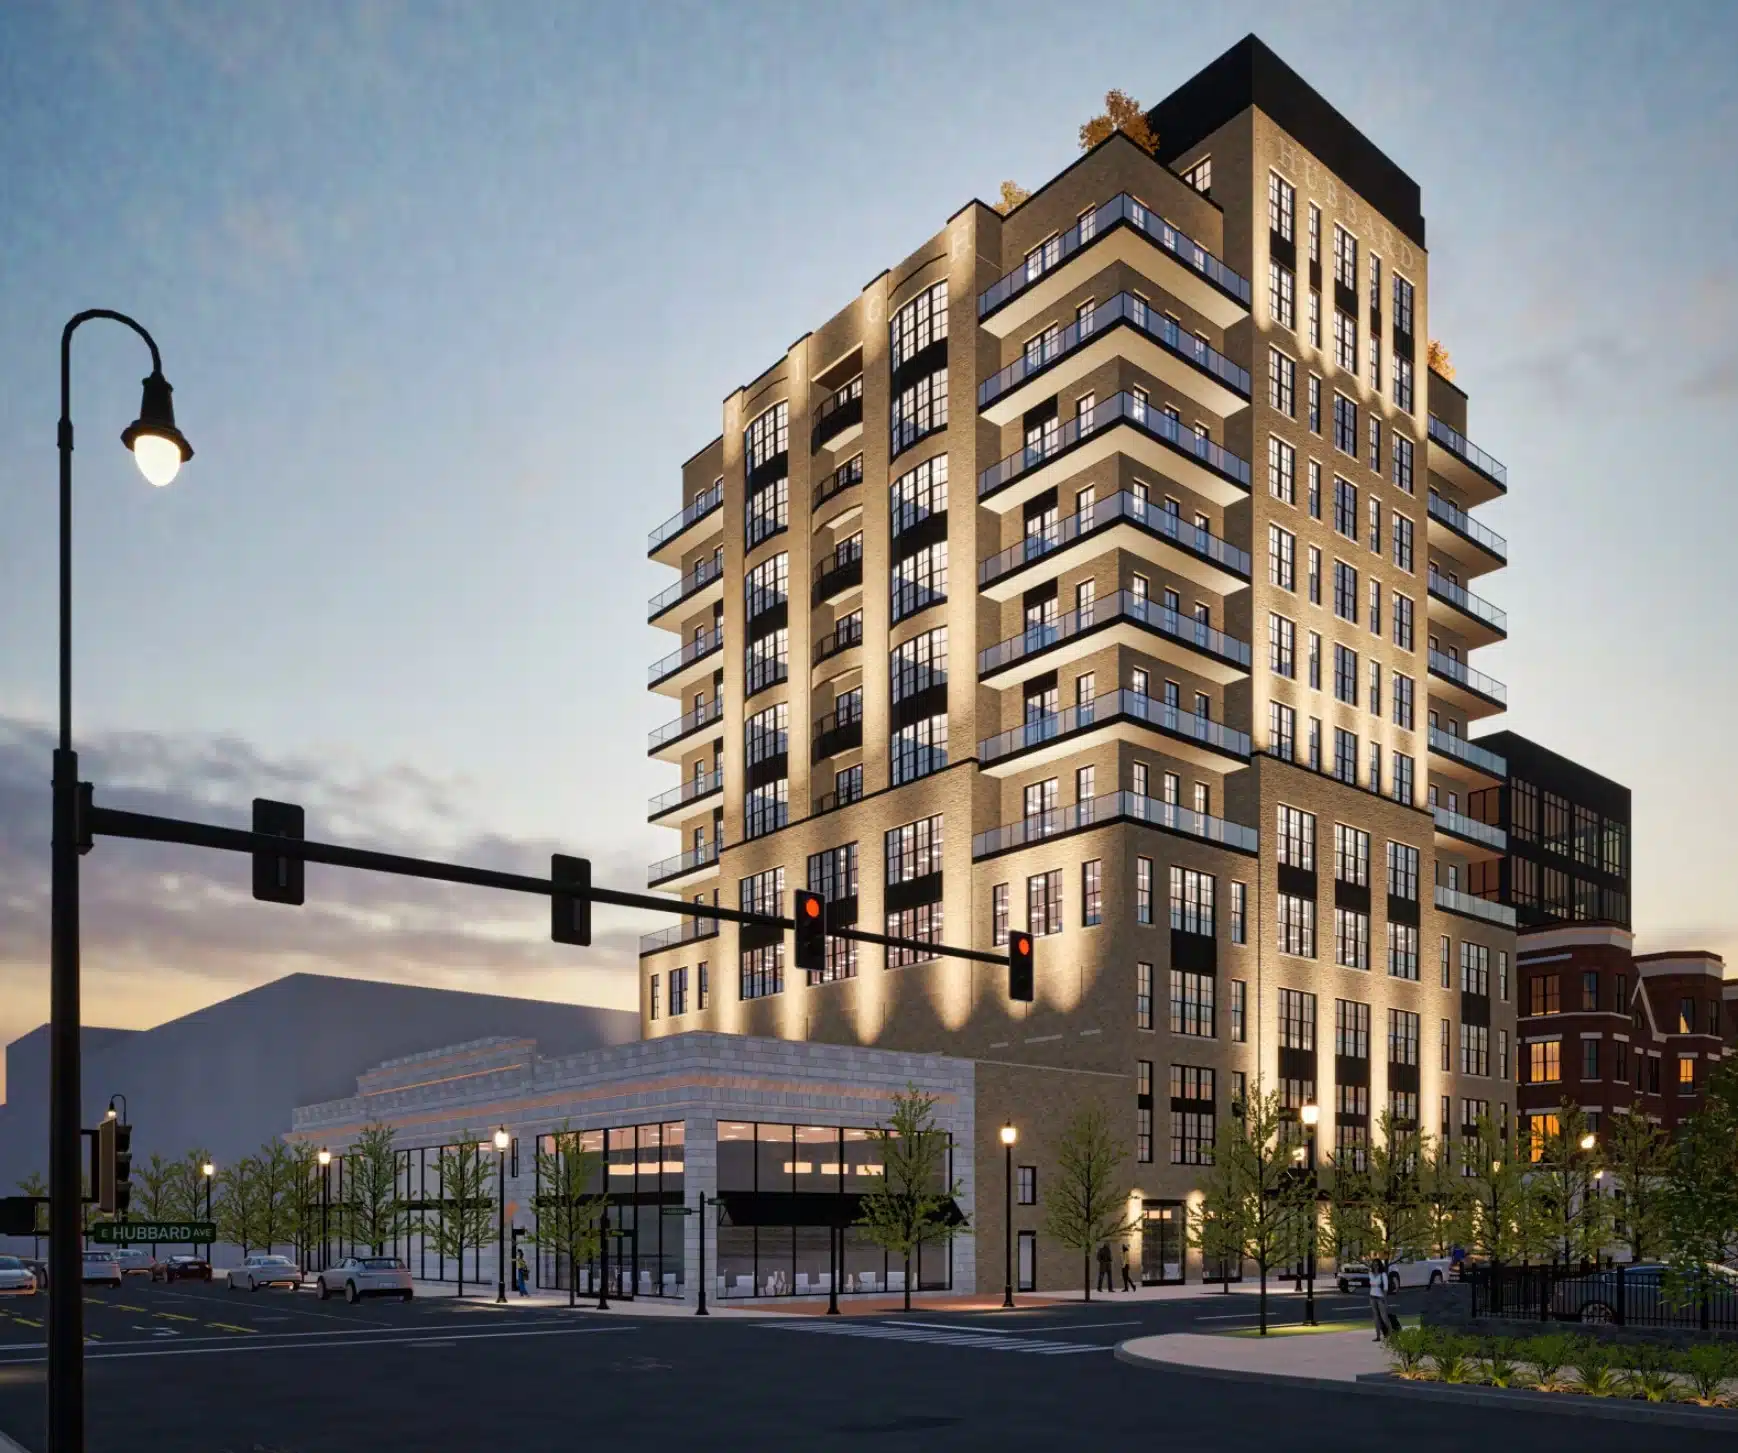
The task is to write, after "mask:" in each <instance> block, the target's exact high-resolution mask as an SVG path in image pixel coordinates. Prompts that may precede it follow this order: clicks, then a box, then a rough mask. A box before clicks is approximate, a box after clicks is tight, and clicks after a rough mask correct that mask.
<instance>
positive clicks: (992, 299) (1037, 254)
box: [978, 192, 1249, 318]
mask: <svg viewBox="0 0 1738 1453" xmlns="http://www.w3.org/2000/svg"><path fill="white" fill-rule="evenodd" d="M1119 225H1126V226H1129V227H1133V228H1134V229H1135V230H1136V231H1138V232H1140V233H1141V234H1142V235H1143V236H1145V237H1147V238H1149V239H1151V240H1152V241H1153V242H1156V243H1157V244H1158V245H1159V246H1160V247H1161V248H1163V249H1164V250H1165V251H1166V252H1168V253H1170V254H1171V256H1172V257H1174V258H1176V259H1177V261H1178V262H1180V263H1182V264H1183V266H1184V267H1187V268H1190V269H1191V270H1193V271H1194V272H1197V273H1199V274H1200V275H1201V276H1202V277H1204V278H1206V279H1207V281H1208V282H1210V283H1212V284H1213V285H1214V286H1215V287H1216V288H1218V289H1219V290H1220V291H1221V292H1223V293H1226V294H1228V295H1229V296H1231V297H1233V298H1236V299H1237V301H1238V302H1240V303H1242V304H1243V306H1244V307H1246V308H1247V307H1248V306H1249V280H1248V279H1247V278H1245V277H1243V276H1242V275H1241V274H1240V273H1237V272H1235V271H1233V270H1232V269H1231V268H1229V267H1227V266H1226V265H1225V264H1224V263H1223V262H1221V261H1220V260H1219V259H1218V258H1217V257H1215V256H1214V255H1213V254H1212V253H1211V252H1209V251H1207V249H1206V248H1205V247H1203V246H1201V244H1200V243H1198V242H1196V241H1195V240H1194V239H1193V238H1192V237H1190V236H1188V234H1187V233H1183V232H1179V231H1178V230H1177V229H1176V228H1175V227H1173V226H1171V224H1170V223H1169V222H1167V221H1165V220H1164V218H1162V217H1158V216H1155V215H1154V214H1153V213H1152V212H1151V211H1150V210H1149V209H1148V208H1147V207H1146V205H1145V204H1144V203H1141V202H1137V201H1136V200H1135V199H1134V198H1133V197H1131V196H1129V195H1128V194H1127V193H1126V192H1124V193H1121V194H1119V195H1118V196H1115V197H1112V198H1111V199H1110V200H1109V201H1108V202H1106V203H1105V204H1104V205H1103V206H1101V207H1095V208H1093V210H1092V211H1090V212H1088V213H1087V214H1086V216H1084V217H1082V218H1081V219H1080V221H1079V222H1078V223H1076V224H1075V225H1074V226H1073V227H1070V228H1069V229H1068V231H1066V232H1064V233H1063V234H1062V236H1061V237H1058V238H1055V239H1053V240H1052V241H1050V242H1047V243H1045V244H1044V246H1042V247H1040V248H1038V249H1036V250H1035V251H1034V252H1033V253H1032V255H1031V256H1030V257H1028V258H1027V259H1026V260H1025V261H1024V262H1023V263H1021V264H1020V265H1019V266H1018V267H1017V268H1015V269H1014V270H1013V271H1012V272H1011V273H1009V274H1008V275H1007V276H1006V277H1003V278H1001V279H1000V280H998V281H997V282H995V283H994V284H992V285H991V286H990V287H989V288H988V289H987V290H986V291H984V292H983V293H981V294H979V296H978V316H979V317H980V318H986V317H988V316H989V315H990V314H991V313H993V312H995V311H996V309H997V308H999V307H1001V306H1002V305H1003V304H1004V303H1006V302H1007V301H1008V300H1009V299H1010V298H1014V297H1018V296H1019V295H1020V294H1021V293H1023V292H1024V291H1025V290H1026V289H1027V288H1029V287H1031V285H1032V284H1033V283H1035V282H1037V281H1038V279H1039V278H1041V277H1043V276H1044V275H1045V274H1046V273H1048V272H1052V271H1054V270H1055V269H1056V268H1058V267H1060V266H1061V265H1062V264H1063V263H1065V262H1067V261H1068V259H1069V258H1071V257H1073V256H1074V254H1075V253H1077V252H1079V251H1080V249H1081V248H1082V247H1085V246H1086V245H1087V244H1088V243H1090V242H1092V241H1093V240H1094V239H1095V238H1098V237H1101V236H1103V235H1104V234H1105V233H1106V232H1109V231H1110V230H1111V228H1113V227H1116V226H1119Z"/></svg>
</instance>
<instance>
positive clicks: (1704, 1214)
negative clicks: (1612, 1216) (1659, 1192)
mask: <svg viewBox="0 0 1738 1453" xmlns="http://www.w3.org/2000/svg"><path fill="white" fill-rule="evenodd" d="M1663 1210H1664V1216H1665V1224H1666V1235H1667V1241H1668V1243H1669V1245H1670V1248H1671V1250H1670V1261H1671V1267H1672V1277H1671V1282H1672V1284H1673V1289H1674V1295H1676V1296H1677V1297H1679V1298H1688V1297H1691V1296H1694V1295H1699V1294H1700V1291H1701V1288H1702V1286H1703V1284H1704V1281H1705V1278H1706V1277H1707V1268H1708V1267H1709V1266H1711V1265H1715V1264H1723V1263H1727V1262H1730V1261H1731V1260H1732V1259H1733V1257H1734V1255H1735V1254H1738V1060H1732V1059H1728V1060H1725V1061H1723V1062H1722V1063H1721V1064H1720V1065H1719V1066H1718V1068H1716V1069H1715V1070H1714V1071H1713V1072H1712V1073H1711V1074H1710V1075H1709V1076H1708V1080H1707V1083H1706V1084H1705V1085H1704V1087H1703V1090H1702V1103H1701V1105H1700V1106H1699V1107H1698V1108H1697V1110H1696V1112H1695V1113H1694V1114H1693V1115H1690V1116H1689V1117H1688V1118H1687V1119H1686V1120H1685V1121H1684V1123H1683V1124H1682V1125H1680V1126H1679V1127H1678V1134H1677V1144H1676V1147H1675V1149H1674V1151H1673V1154H1672V1161H1671V1168H1670V1170H1669V1171H1668V1172H1667V1176H1666V1184H1665V1196H1664V1207H1663Z"/></svg>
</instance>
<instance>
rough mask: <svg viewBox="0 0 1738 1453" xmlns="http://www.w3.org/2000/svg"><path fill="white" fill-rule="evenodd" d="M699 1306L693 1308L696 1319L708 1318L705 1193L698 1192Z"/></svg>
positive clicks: (709, 1314)
mask: <svg viewBox="0 0 1738 1453" xmlns="http://www.w3.org/2000/svg"><path fill="white" fill-rule="evenodd" d="M699 1225H700V1305H699V1306H697V1307H695V1309H694V1315H695V1316H696V1317H710V1316H711V1315H712V1314H711V1313H710V1312H708V1311H707V1310H706V1192H705V1191H702V1192H700V1222H699Z"/></svg>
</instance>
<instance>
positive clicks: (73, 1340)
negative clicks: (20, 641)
mask: <svg viewBox="0 0 1738 1453" xmlns="http://www.w3.org/2000/svg"><path fill="white" fill-rule="evenodd" d="M95 318H104V319H107V320H108V321H110V322H114V323H120V324H121V325H123V326H124V327H127V328H131V329H132V330H133V332H135V333H137V334H138V335H139V337H140V338H141V339H143V340H144V343H145V346H146V347H147V348H149V349H150V350H151V372H150V374H149V376H148V377H147V378H146V379H145V381H144V392H143V394H142V395H141V397H140V401H139V417H138V418H137V419H135V420H134V421H133V422H132V423H131V424H129V425H128V426H127V427H126V429H125V430H123V431H122V433H121V443H123V444H124V445H126V447H127V448H128V449H130V450H132V451H133V461H134V463H136V464H137V465H138V466H139V472H140V473H141V474H143V475H144V476H145V478H146V479H148V480H149V481H150V482H151V483H152V484H154V485H158V486H162V485H166V484H168V483H169V482H170V481H171V480H172V479H174V478H175V476H176V474H177V473H178V472H179V471H180V469H181V466H182V465H183V464H185V463H186V462H187V461H188V460H189V459H191V458H192V457H193V448H192V446H191V445H189V444H188V442H187V440H186V438H185V437H184V436H183V435H182V433H181V431H180V430H179V429H178V428H176V427H175V405H174V400H173V393H174V391H173V390H172V389H171V388H170V387H169V380H168V379H166V378H164V377H163V359H162V355H161V354H159V353H158V351H157V343H156V340H155V339H153V338H152V337H151V335H150V334H149V333H147V332H146V331H145V329H144V328H143V327H141V326H140V325H139V324H138V323H136V322H135V321H134V320H133V319H131V318H129V317H128V316H127V315H126V314H125V313H116V312H113V311H112V310H110V309H108V308H91V309H88V310H87V311H85V312H83V313H78V314H76V315H75V316H74V317H72V318H71V319H69V320H68V321H67V325H66V327H65V328H63V329H62V330H61V334H60V424H59V429H58V432H57V435H56V442H57V444H58V446H59V450H60V663H59V664H60V736H59V741H58V743H57V745H56V747H55V751H54V831H53V847H52V849H51V852H52V857H51V860H50V861H51V870H50V929H49V1030H48V1043H49V1051H48V1052H49V1071H48V1078H49V1142H48V1234H49V1242H48V1266H49V1272H48V1446H49V1447H50V1448H52V1449H53V1450H54V1453H83V1449H84V1441H85V1440H84V1293H83V1284H82V1282H81V1281H80V1278H79V1272H80V1255H81V1248H82V1246H83V1241H82V1237H81V1233H82V1231H83V1221H84V1165H83V1160H84V1156H83V1150H84V1145H83V1140H82V1136H81V1133H80V1126H79V1121H80V1120H81V1119H82V1118H83V1117H82V1114H81V1103H82V1097H83V1089H84V1087H83V1078H82V1075H81V1073H80V1063H79V1049H80V1044H79V1034H80V1009H79V917H78V879H79V871H78V860H79V857H80V855H81V853H82V852H83V851H84V847H85V845H84V830H83V825H82V824H81V823H80V821H79V818H80V813H79V785H78V753H77V752H75V751H74V750H73V747H72V335H73V334H74V333H75V332H77V331H78V329H79V327H80V326H81V325H83V324H85V323H88V322H90V321H91V320H92V319H95Z"/></svg>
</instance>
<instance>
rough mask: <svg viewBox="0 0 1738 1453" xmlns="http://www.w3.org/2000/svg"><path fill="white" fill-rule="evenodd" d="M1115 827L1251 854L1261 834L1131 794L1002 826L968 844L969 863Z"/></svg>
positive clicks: (1107, 796)
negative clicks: (1134, 827)
mask: <svg viewBox="0 0 1738 1453" xmlns="http://www.w3.org/2000/svg"><path fill="white" fill-rule="evenodd" d="M1116 823H1135V824H1137V825H1139V826H1142V827H1153V828H1158V829H1159V830H1160V831H1161V832H1174V833H1179V834H1181V835H1183V836H1184V837H1192V838H1199V839H1200V840H1201V841H1203V842H1210V843H1218V844H1219V845H1221V846H1223V847H1227V848H1231V849H1233V850H1235V851H1237V852H1241V853H1253V852H1255V851H1256V849H1257V848H1258V846H1259V843H1260V835H1259V834H1258V833H1257V832H1256V830H1255V829H1254V828H1252V827H1245V826H1244V825H1243V824H1242V823H1240V822H1227V821H1226V820H1225V819H1224V818H1222V817H1211V816H1209V815H1208V814H1206V813H1204V812H1192V811H1190V810H1189V809H1188V808H1186V807H1179V806H1178V805H1177V804H1176V803H1174V802H1161V801H1159V800H1158V799H1157V798H1155V797H1141V796H1139V795H1138V794H1136V793H1133V792H1107V793H1105V794H1104V796H1102V797H1093V798H1090V799H1088V800H1087V801H1085V802H1077V803H1075V804H1074V806H1072V807H1059V808H1053V809H1051V810H1050V811H1048V812H1039V813H1033V814H1031V815H1029V816H1026V817H1022V818H1020V819H1019V820H1018V821H1017V822H1009V823H1003V824H1002V825H1001V826H1000V827H993V828H991V829H990V830H989V831H988V832H981V833H979V834H977V836H975V837H974V838H973V839H972V858H973V860H974V861H975V860H977V859H979V858H991V857H994V856H996V854H998V853H1006V852H1011V851H1013V850H1014V849H1016V848H1024V847H1031V846H1032V845H1033V844H1035V843H1041V842H1044V841H1046V840H1048V839H1050V838H1053V837H1061V836H1062V835H1063V834H1065V833H1072V832H1084V831H1086V830H1088V829H1091V828H1096V827H1109V826H1112V825H1113V824H1116Z"/></svg>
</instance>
